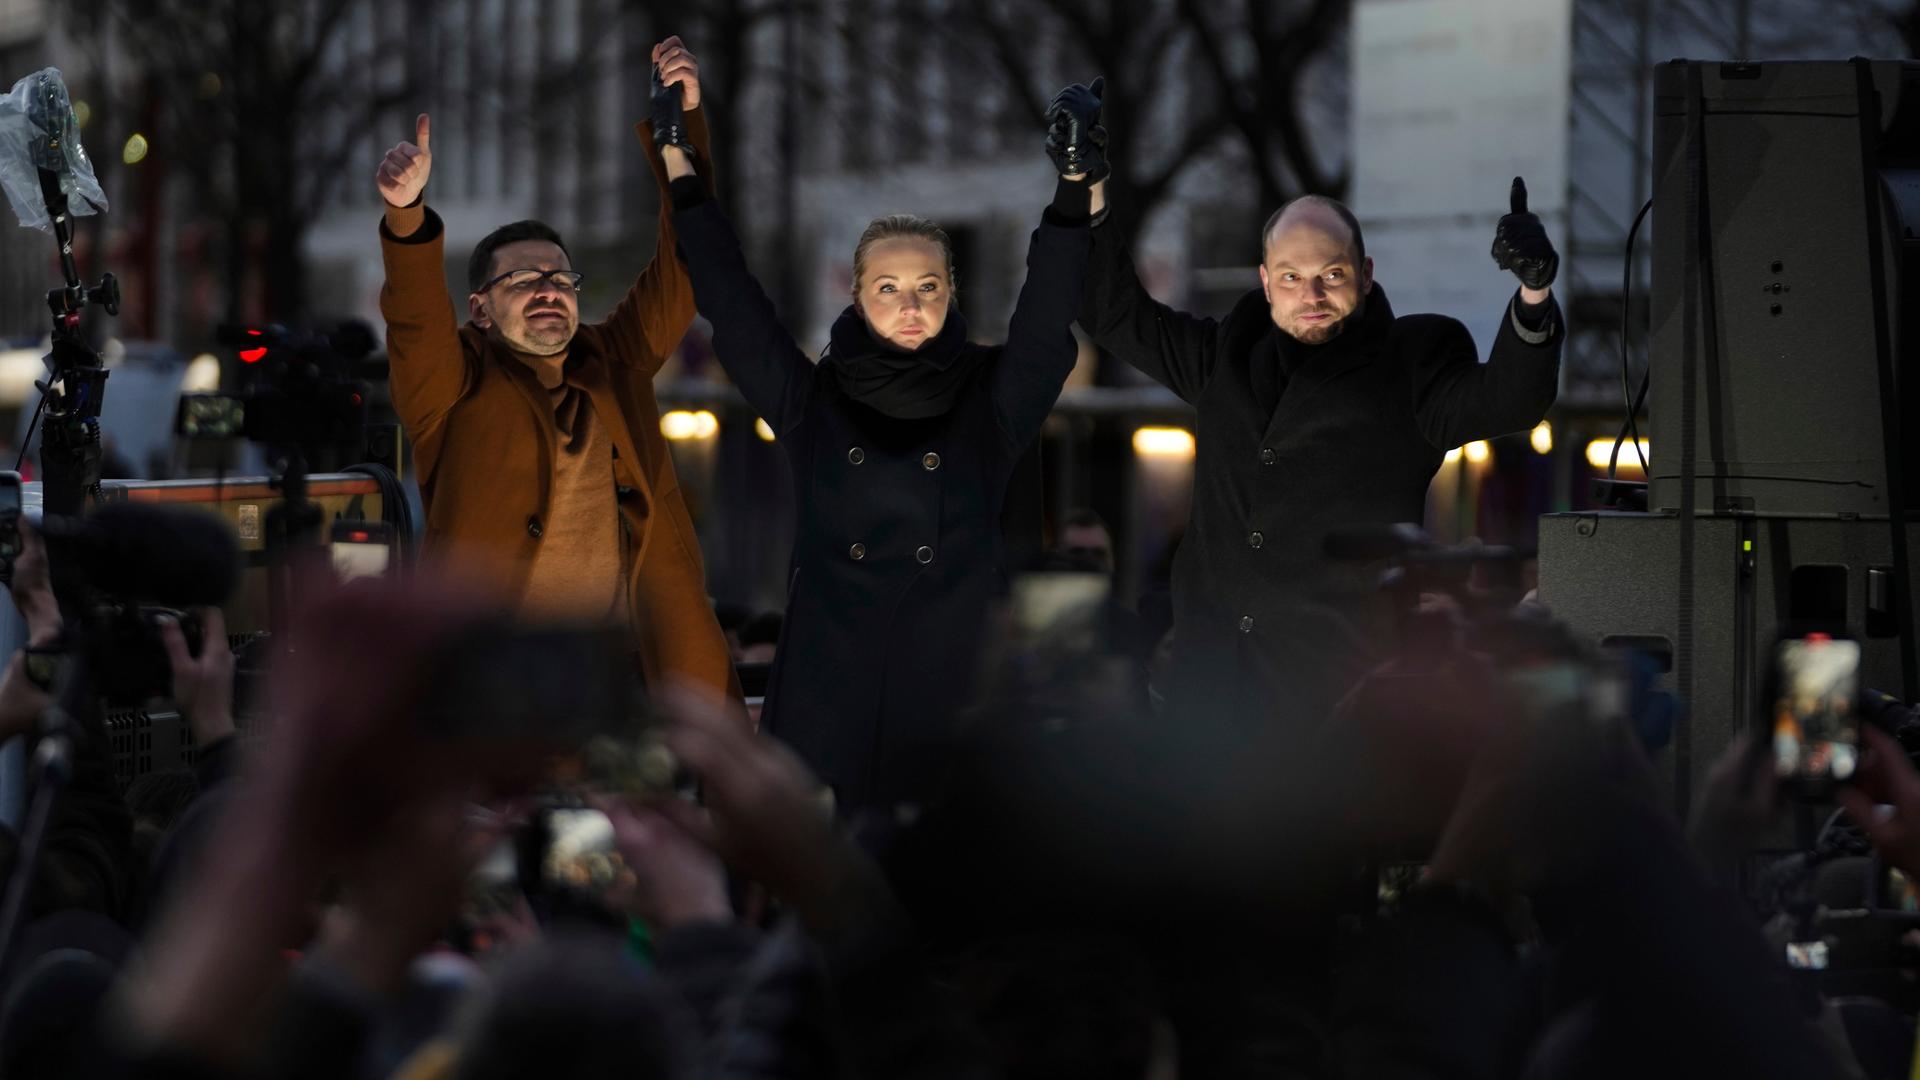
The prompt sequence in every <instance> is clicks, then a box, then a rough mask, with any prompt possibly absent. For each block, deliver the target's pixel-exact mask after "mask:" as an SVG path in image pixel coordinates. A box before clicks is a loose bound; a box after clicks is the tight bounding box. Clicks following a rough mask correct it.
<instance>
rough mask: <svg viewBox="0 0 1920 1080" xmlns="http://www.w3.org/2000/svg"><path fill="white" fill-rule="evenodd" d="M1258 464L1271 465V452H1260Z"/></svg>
mask: <svg viewBox="0 0 1920 1080" xmlns="http://www.w3.org/2000/svg"><path fill="white" fill-rule="evenodd" d="M1260 464H1262V465H1271V464H1273V451H1272V450H1262V451H1260Z"/></svg>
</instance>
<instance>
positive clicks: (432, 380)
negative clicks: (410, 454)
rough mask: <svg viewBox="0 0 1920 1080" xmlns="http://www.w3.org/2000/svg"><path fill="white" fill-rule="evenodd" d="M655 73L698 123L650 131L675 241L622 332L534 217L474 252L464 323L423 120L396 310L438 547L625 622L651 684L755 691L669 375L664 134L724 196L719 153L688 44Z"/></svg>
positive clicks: (396, 240) (386, 309) (380, 175)
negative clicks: (660, 392)
mask: <svg viewBox="0 0 1920 1080" xmlns="http://www.w3.org/2000/svg"><path fill="white" fill-rule="evenodd" d="M653 60H654V63H655V65H656V66H657V68H658V71H659V76H658V77H659V80H660V82H661V83H662V84H664V85H665V86H666V87H668V88H671V89H673V90H676V91H677V92H679V93H682V94H684V101H683V107H684V111H682V109H680V108H676V109H675V110H674V111H673V114H672V115H673V122H672V123H671V125H670V130H668V131H664V132H663V131H662V130H661V128H660V121H659V120H658V119H654V120H648V121H642V122H641V124H640V125H639V128H638V130H639V135H640V139H641V141H642V142H643V143H644V144H645V145H646V146H647V147H648V148H649V150H650V151H651V153H650V154H649V155H648V160H649V162H650V163H651V164H652V166H653V170H654V175H655V177H656V179H658V181H659V183H660V186H661V189H662V196H661V205H662V212H661V217H660V233H659V240H658V243H657V245H656V249H655V253H654V257H653V260H652V261H651V262H650V263H648V265H647V267H646V268H645V269H644V270H642V271H641V272H640V276H639V277H638V278H637V279H635V281H634V283H633V285H632V287H631V288H629V289H628V290H627V293H626V295H625V297H623V298H622V299H621V301H620V303H619V304H618V305H616V306H615V308H614V310H613V312H612V313H611V314H609V315H608V316H607V318H606V319H605V320H603V321H601V322H598V323H585V324H583V323H582V322H581V321H580V301H579V290H580V287H581V283H582V278H583V275H582V274H581V273H580V272H579V271H576V270H574V269H573V266H572V262H571V261H570V259H569V256H568V253H567V249H566V245H565V244H564V243H563V242H562V240H561V238H560V234H559V233H558V232H556V231H555V230H554V229H553V228H552V227H550V226H548V225H546V224H544V223H542V222H539V221H517V222H514V223H512V224H509V225H503V226H501V227H500V228H498V229H495V230H494V231H493V232H491V233H489V234H488V235H487V236H486V237H485V238H483V239H482V240H481V241H480V243H479V244H477V245H476V246H475V247H474V249H473V253H472V255H471V257H470V258H469V259H468V261H467V287H468V294H467V309H466V310H467V315H468V320H467V322H466V324H465V325H464V326H462V325H458V324H457V323H456V321H455V316H454V312H453V310H452V309H451V308H450V307H449V305H448V303H447V297H446V294H445V287H444V284H443V282H444V280H445V265H446V264H445V256H444V253H443V249H444V247H445V235H444V229H443V226H442V224H441V221H440V218H439V216H438V215H437V214H435V213H434V212H433V210H432V209H431V208H429V207H428V206H427V205H426V204H425V202H424V193H425V191H426V187H427V180H428V176H429V175H430V173H431V172H432V168H433V152H432V144H431V141H430V139H431V129H430V126H429V120H428V117H427V116H426V115H425V114H422V115H421V116H420V117H419V119H418V120H417V121H416V122H415V133H414V139H413V141H412V142H403V143H400V144H399V145H398V146H395V147H394V148H393V149H392V150H391V151H389V152H388V153H387V156H386V158H385V159H384V160H383V161H382V162H381V164H380V167H379V170H378V172H377V174H376V176H375V181H376V184H377V186H378V188H379V190H380V195H381V198H382V199H383V200H384V201H385V205H386V215H385V218H384V220H383V221H382V222H381V225H380V247H381V252H382V255H383V257H384V259H385V263H386V273H387V280H386V287H385V288H384V289H383V290H382V291H381V294H380V308H381V312H382V313H383V314H384V315H385V317H386V321H387V349H388V354H389V357H390V360H391V363H392V385H393V400H394V406H395V408H396V409H397V410H398V412H399V414H400V418H401V421H402V422H403V423H404V425H405V427H406V430H407V434H408V435H409V437H411V439H412V440H413V445H414V453H415V456H416V458H417V460H418V461H419V465H420V496H421V501H422V502H423V503H424V504H425V507H426V512H427V526H426V546H427V549H428V550H429V551H430V552H432V551H436V550H437V551H439V552H440V553H441V554H442V555H451V556H453V557H455V558H456V559H458V560H459V561H462V562H464V563H465V564H467V565H469V566H473V567H477V568H479V569H480V570H482V571H483V572H485V573H487V574H489V575H490V576H491V577H492V578H493V579H494V580H496V581H498V582H499V584H500V585H501V587H502V588H503V590H504V591H505V592H506V593H507V594H508V595H510V596H511V597H513V598H515V599H517V600H518V601H519V603H520V605H521V608H522V610H525V611H529V612H533V613H538V614H546V615H563V616H569V617H584V618H592V619H609V620H615V621H620V620H624V621H626V622H627V623H628V625H629V626H630V627H631V629H632V632H633V635H634V638H635V641H636V644H637V646H638V648H639V650H640V656H641V661H642V665H643V667H644V669H645V671H646V674H647V677H648V678H649V679H650V680H653V679H658V678H661V677H664V676H665V675H667V674H676V675H679V676H682V677H685V678H688V679H691V680H694V681H696V682H699V683H702V684H704V685H708V686H712V687H715V688H717V689H720V690H723V691H730V692H731V693H732V694H733V696H735V697H738V696H739V690H738V688H737V685H736V684H735V682H734V679H733V668H732V664H731V660H730V658H729V655H728V650H727V643H726V638H725V637H724V636H723V635H722V634H721V631H720V626H719V623H718V622H717V621H716V620H715V618H714V615H713V608H712V605H711V604H710V603H708V601H707V591H706V578H705V570H704V567H703V565H702V562H701V557H700V546H699V542H698V539H697V538H696V536H695V534H694V529H693V521H692V518H691V516H690V515H689V514H688V511H687V507H686V504H685V502H684V500H683V499H682V498H681V494H680V484H679V480H678V478H677V477H676V475H675V473H674V468H673V460H672V458H671V457H670V456H669V455H668V451H667V446H666V443H665V441H664V439H663V437H662V435H661V433H660V416H659V406H658V404H657V402H656V401H655V399H654V394H653V381H652V380H653V376H654V374H655V373H656V372H658V371H659V370H660V366H661V364H662V363H664V362H665V360H666V358H667V356H668V355H669V354H670V353H671V352H672V351H673V350H674V348H675V347H676V346H677V345H678V344H679V342H680V338H681V336H682V335H683V334H685V332H686V329H687V327H688V325H690V324H691V323H692V321H693V315H694V306H693V291H692V287H691V285H690V284H689V283H688V280H687V274H686V268H685V267H684V266H683V265H682V264H681V263H680V261H679V260H678V259H677V258H675V257H674V242H675V240H674V231H673V219H672V216H671V214H670V213H668V207H667V199H666V196H665V188H666V184H667V175H666V164H665V161H664V160H663V158H662V157H661V155H660V151H659V147H660V145H661V144H662V141H663V139H665V140H666V141H667V142H669V143H670V144H671V145H673V146H675V147H677V148H678V149H679V150H680V151H681V152H684V153H686V154H688V155H689V156H691V157H693V158H695V159H697V160H699V161H700V163H701V166H702V169H703V171H704V174H705V175H706V177H707V179H706V180H705V181H703V183H705V184H708V185H710V184H711V177H712V172H713V157H712V151H711V150H710V149H709V147H708V141H707V129H706V120H705V117H704V116H703V114H702V113H701V112H700V67H699V63H698V62H697V61H696V60H695V59H694V56H693V54H692V53H690V52H688V51H687V49H686V48H685V47H684V46H683V45H681V43H680V39H679V38H676V37H670V38H668V39H666V40H665V41H662V42H660V43H659V44H657V45H655V46H654V48H653Z"/></svg>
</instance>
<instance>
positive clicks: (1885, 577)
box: [1539, 512, 1920, 813]
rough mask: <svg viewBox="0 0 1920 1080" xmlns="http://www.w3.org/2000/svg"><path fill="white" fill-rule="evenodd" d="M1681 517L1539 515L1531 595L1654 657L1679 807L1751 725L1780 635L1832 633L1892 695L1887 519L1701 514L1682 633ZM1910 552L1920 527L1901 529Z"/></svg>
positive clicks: (1664, 764) (1603, 636)
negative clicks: (1669, 695) (1535, 586)
mask: <svg viewBox="0 0 1920 1080" xmlns="http://www.w3.org/2000/svg"><path fill="white" fill-rule="evenodd" d="M1680 526H1681V520H1680V518H1679V517H1678V516H1677V515H1672V514H1630V513H1613V512H1599V513H1577V514H1548V515H1546V516H1544V517H1542V518H1541V519H1540V593H1539V595H1540V600H1541V602H1542V603H1544V604H1546V605H1547V607H1548V608H1549V609H1551V610H1552V612H1553V614H1554V615H1555V616H1556V617H1558V618H1559V619H1560V620H1561V621H1563V622H1565V623H1567V624H1568V625H1569V626H1571V627H1572V628H1573V629H1574V630H1575V631H1576V632H1578V633H1580V634H1582V635H1584V636H1586V637H1587V638H1589V639H1591V640H1592V641H1594V642H1596V643H1598V644H1600V645H1603V646H1618V647H1638V648H1642V649H1646V650H1648V651H1650V652H1653V653H1655V654H1657V655H1660V656H1663V657H1664V658H1666V660H1667V662H1668V664H1669V666H1670V670H1669V671H1668V673H1667V674H1666V675H1664V676H1663V677H1662V679H1663V683H1662V688H1663V689H1667V690H1670V691H1673V692H1674V693H1676V694H1678V695H1679V696H1680V697H1682V698H1683V699H1684V700H1685V701H1686V702H1687V712H1686V715H1685V717H1684V718H1683V719H1682V721H1681V723H1680V724H1679V725H1678V726H1677V728H1676V730H1675V732H1674V738H1673V743H1672V745H1671V746H1670V747H1668V749H1667V750H1666V751H1664V752H1663V753H1662V755H1661V756H1660V758H1659V759H1657V762H1656V763H1657V765H1658V766H1659V767H1660V769H1661V771H1662V773H1663V775H1664V777H1665V778H1667V779H1668V780H1670V781H1671V783H1672V790H1673V795H1674V799H1675V801H1676V805H1677V809H1679V810H1680V811H1681V812H1682V813H1684V812H1685V811H1686V809H1687V805H1688V802H1689V800H1690V798H1691V795H1692V792H1693V791H1694V790H1695V789H1696V788H1697V785H1698V784H1699V783H1700V781H1701V779H1702V778H1703V777H1704V776H1705V775H1706V770H1707V769H1709V768H1711V767H1712V764H1713V762H1714V759H1715V758H1717V757H1718V756H1719V755H1720V753H1721V752H1722V751H1723V750H1725V749H1726V748H1727V747H1728V746H1729V745H1730V744H1731V743H1732V742H1733V741H1734V739H1735V738H1737V737H1738V736H1739V734H1740V733H1741V732H1743V731H1747V730H1752V729H1756V728H1759V727H1762V726H1763V718H1762V714H1763V712H1764V708H1763V703H1762V702H1761V700H1760V695H1761V693H1762V679H1763V677H1764V674H1765V669H1766V667H1767V665H1768V664H1769V663H1770V662H1771V657H1770V655H1769V653H1770V649H1771V646H1772V644H1773V641H1774V638H1775V637H1776V636H1777V635H1778V634H1779V632H1780V630H1781V628H1782V627H1786V626H1790V625H1803V624H1807V623H1814V624H1825V625H1831V626H1834V627H1836V628H1844V630H1845V632H1846V633H1847V634H1849V635H1851V636H1853V637H1856V638H1858V639H1860V642H1861V644H1862V647H1863V656H1862V671H1861V685H1862V686H1863V687H1871V688H1873V689H1876V690H1884V691H1886V692H1887V693H1890V694H1893V695H1895V696H1901V695H1902V694H1903V693H1904V691H1903V689H1902V687H1901V674H1900V651H1899V650H1900V638H1899V629H1898V626H1897V620H1896V618H1895V614H1894V604H1895V603H1896V602H1897V601H1896V600H1895V598H1896V597H1898V596H1902V595H1904V596H1907V597H1912V596H1913V590H1911V589H1898V588H1895V587H1894V586H1895V582H1894V579H1893V570H1892V564H1893V557H1892V553H1891V551H1892V539H1893V538H1892V535H1891V533H1890V531H1889V528H1888V524H1887V521H1886V519H1885V518H1881V519H1878V520H1872V519H1844V518H1837V517H1829V518H1814V517H1759V516H1753V515H1737V516H1736V515H1715V516H1703V517H1698V518H1696V519H1695V520H1694V524H1693V552H1694V555H1693V565H1692V604H1691V609H1690V610H1691V626H1690V627H1686V628H1683V627H1682V625H1681V623H1682V619H1683V608H1682V597H1681V559H1680V553H1681V550H1682V544H1681V528H1680ZM1907 529H1908V532H1907V537H1908V539H1907V543H1908V545H1909V547H1910V548H1915V549H1917V550H1920V525H1913V524H1909V525H1908V526H1907Z"/></svg>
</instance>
